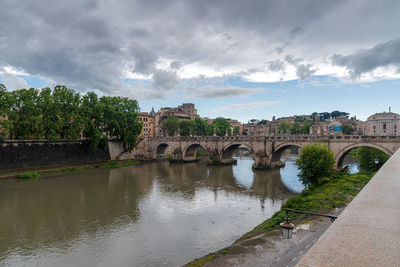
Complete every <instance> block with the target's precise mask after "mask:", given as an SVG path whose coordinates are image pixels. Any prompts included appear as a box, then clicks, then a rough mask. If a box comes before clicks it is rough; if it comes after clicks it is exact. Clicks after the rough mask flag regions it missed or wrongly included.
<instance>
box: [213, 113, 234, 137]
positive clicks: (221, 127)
mask: <svg viewBox="0 0 400 267" xmlns="http://www.w3.org/2000/svg"><path fill="white" fill-rule="evenodd" d="M211 126H212V127H213V128H215V130H216V132H217V135H218V136H225V133H226V132H228V136H231V135H232V130H231V125H230V124H229V121H228V120H227V119H225V118H222V117H218V118H216V119H215V120H214V121H213V123H212V125H211Z"/></svg>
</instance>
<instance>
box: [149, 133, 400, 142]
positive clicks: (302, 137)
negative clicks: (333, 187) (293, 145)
mask: <svg viewBox="0 0 400 267" xmlns="http://www.w3.org/2000/svg"><path fill="white" fill-rule="evenodd" d="M150 140H157V141H160V140H168V141H179V140H180V141H182V140H184V141H207V140H210V141H217V140H221V141H230V140H232V141H233V140H235V141H264V140H267V141H273V140H275V141H280V140H285V141H290V140H292V141H321V142H329V141H334V140H338V141H339V140H341V141H365V142H376V141H377V142H381V141H383V142H385V141H388V142H393V141H394V142H400V136H367V135H328V136H326V135H325V136H323V135H268V136H248V135H242V136H168V137H155V138H150Z"/></svg>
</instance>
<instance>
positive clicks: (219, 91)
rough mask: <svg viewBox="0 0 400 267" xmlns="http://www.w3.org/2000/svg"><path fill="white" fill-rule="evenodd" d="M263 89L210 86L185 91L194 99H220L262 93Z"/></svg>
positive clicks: (190, 88) (189, 88)
mask: <svg viewBox="0 0 400 267" xmlns="http://www.w3.org/2000/svg"><path fill="white" fill-rule="evenodd" d="M264 90H265V89H263V88H242V87H234V86H229V87H214V86H212V85H207V86H202V87H188V88H187V91H188V92H190V93H191V96H192V97H194V98H220V97H224V98H226V97H237V96H240V97H243V96H249V95H252V94H254V93H258V92H262V91H264Z"/></svg>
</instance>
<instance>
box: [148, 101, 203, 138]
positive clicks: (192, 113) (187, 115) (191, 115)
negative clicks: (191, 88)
mask: <svg viewBox="0 0 400 267" xmlns="http://www.w3.org/2000/svg"><path fill="white" fill-rule="evenodd" d="M153 112H154V110H153ZM169 117H177V118H178V119H179V120H194V119H195V118H197V117H199V116H198V115H197V109H195V107H194V104H192V103H183V104H182V105H179V106H178V107H175V108H170V107H164V108H161V109H160V110H159V111H158V112H157V113H155V116H154V136H156V137H159V136H164V132H163V129H162V122H163V121H164V120H165V119H167V118H169Z"/></svg>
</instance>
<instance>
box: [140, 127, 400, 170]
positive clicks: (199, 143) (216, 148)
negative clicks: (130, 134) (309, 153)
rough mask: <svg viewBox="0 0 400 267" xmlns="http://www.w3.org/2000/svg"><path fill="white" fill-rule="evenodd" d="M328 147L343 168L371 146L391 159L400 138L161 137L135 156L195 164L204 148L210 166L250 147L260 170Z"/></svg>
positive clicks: (228, 160) (143, 143)
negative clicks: (294, 151)
mask: <svg viewBox="0 0 400 267" xmlns="http://www.w3.org/2000/svg"><path fill="white" fill-rule="evenodd" d="M316 142H318V143H325V144H327V145H328V146H329V148H330V150H331V151H332V152H333V153H334V155H335V161H336V168H337V169H338V170H339V169H341V168H342V162H343V158H344V156H345V155H346V154H347V153H348V152H349V151H350V150H352V149H354V148H357V147H360V146H368V147H373V148H376V149H379V150H381V151H382V152H384V153H386V154H387V155H389V156H391V155H392V154H393V153H394V152H395V151H396V150H397V149H398V148H399V147H400V136H359V135H348V136H347V135H340V136H339V135H338V136H311V135H280V136H279V135H274V136H209V137H176V136H175V137H159V138H145V139H142V140H140V141H139V142H138V144H137V147H136V149H135V150H134V154H135V156H144V157H149V158H157V157H164V156H165V155H167V154H168V155H171V156H172V158H173V159H175V160H182V161H193V160H195V159H196V152H197V150H198V149H199V148H203V150H205V151H206V152H207V153H208V155H209V162H210V163H224V164H228V163H231V162H232V155H233V152H234V151H235V150H236V149H237V148H238V147H239V146H244V147H246V148H247V149H248V150H249V152H250V153H251V154H252V156H253V158H254V161H255V166H256V167H266V166H278V165H280V164H281V162H280V158H281V155H282V152H283V151H284V150H285V149H287V148H291V147H298V148H300V149H301V148H302V147H303V146H305V145H307V144H310V143H316Z"/></svg>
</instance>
